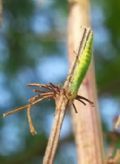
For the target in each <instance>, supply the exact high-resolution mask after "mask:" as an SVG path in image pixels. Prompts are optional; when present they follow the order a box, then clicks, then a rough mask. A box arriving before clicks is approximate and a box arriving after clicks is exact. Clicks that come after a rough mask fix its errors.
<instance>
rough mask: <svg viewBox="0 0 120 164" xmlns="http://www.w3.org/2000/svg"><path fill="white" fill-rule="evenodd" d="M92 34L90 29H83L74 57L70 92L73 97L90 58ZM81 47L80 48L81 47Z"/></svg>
mask: <svg viewBox="0 0 120 164" xmlns="http://www.w3.org/2000/svg"><path fill="white" fill-rule="evenodd" d="M92 45H93V32H92V31H91V30H90V29H86V28H85V29H84V34H83V38H82V41H81V45H80V48H79V51H78V56H77V57H76V62H75V69H74V72H73V73H72V74H73V75H72V79H71V80H70V81H71V85H70V92H71V94H72V95H73V97H75V96H76V95H77V92H78V89H79V87H80V84H81V83H82V81H83V79H84V77H85V74H86V72H87V70H88V67H89V64H90V61H91V58H92ZM81 46H82V47H81Z"/></svg>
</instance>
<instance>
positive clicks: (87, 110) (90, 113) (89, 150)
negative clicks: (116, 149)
mask: <svg viewBox="0 0 120 164" xmlns="http://www.w3.org/2000/svg"><path fill="white" fill-rule="evenodd" d="M69 6H70V10H69V19H68V53H69V59H70V65H71V63H72V61H73V60H74V57H73V52H74V51H76V50H77V49H78V47H79V40H80V37H81V33H80V26H81V25H82V26H84V25H85V26H89V24H90V23H89V22H90V21H89V1H88V0H70V1H69ZM79 95H82V96H84V97H86V98H88V99H90V100H92V101H93V102H94V104H95V107H94V108H93V107H91V106H90V105H87V106H84V105H82V104H80V103H78V102H76V103H75V106H76V107H77V111H78V114H75V113H74V111H73V112H72V118H73V128H74V134H75V141H76V145H77V155H78V164H90V163H92V164H103V163H104V155H103V141H102V132H101V123H100V118H99V112H98V104H97V96H96V86H95V73H94V64H93V61H92V63H91V66H90V68H89V71H88V73H87V75H86V78H85V80H84V81H83V83H82V85H81V86H80V90H79Z"/></svg>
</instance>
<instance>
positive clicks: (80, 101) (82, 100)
mask: <svg viewBox="0 0 120 164" xmlns="http://www.w3.org/2000/svg"><path fill="white" fill-rule="evenodd" d="M75 100H78V101H80V102H81V103H82V104H83V105H86V103H85V102H84V101H83V100H81V99H75Z"/></svg>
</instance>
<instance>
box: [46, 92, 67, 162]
mask: <svg viewBox="0 0 120 164" xmlns="http://www.w3.org/2000/svg"><path fill="white" fill-rule="evenodd" d="M67 104H68V100H67V99H66V97H65V96H64V94H63V93H61V95H60V96H59V97H57V98H56V111H55V117H54V122H53V127H52V130H51V134H50V137H49V141H48V145H47V148H46V152H45V156H44V159H43V164H53V160H54V156H55V152H56V148H57V145H58V141H59V136H60V130H61V126H62V122H63V119H64V115H65V112H66V106H67Z"/></svg>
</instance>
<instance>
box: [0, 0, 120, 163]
mask: <svg viewBox="0 0 120 164" xmlns="http://www.w3.org/2000/svg"><path fill="white" fill-rule="evenodd" d="M90 3H91V13H90V14H91V22H92V27H93V30H94V35H95V36H94V37H95V38H94V56H95V64H96V79H97V90H98V98H99V99H98V100H99V107H100V113H101V117H102V123H103V132H104V141H105V142H104V143H105V144H104V145H105V150H107V149H109V146H110V145H111V144H114V146H115V147H117V148H119V147H120V143H119V129H118V131H113V122H114V120H115V118H116V117H117V115H118V114H119V113H120V110H119V108H120V102H119V99H120V52H119V51H120V18H119V15H120V1H119V0H118V1H114V0H109V1H108V0H106V1H104V0H101V1H97V0H92V1H91V2H90ZM67 17H68V2H67V1H65V0H4V1H3V22H2V23H1V27H0V113H1V114H2V113H3V112H5V111H8V110H10V109H12V108H14V107H17V106H20V105H24V104H26V102H27V100H28V99H29V98H30V97H31V96H33V93H32V91H31V90H30V89H29V88H27V87H26V84H28V83H30V82H40V83H48V82H53V83H57V84H62V83H63V81H64V80H65V78H66V75H67V71H68V61H67ZM31 113H32V118H33V122H34V125H35V127H36V129H37V131H38V134H37V135H36V136H34V137H33V136H31V134H30V132H29V127H28V122H27V118H26V112H25V111H22V112H19V113H17V114H15V115H12V116H9V117H7V118H5V119H0V164H21V163H23V164H38V163H40V161H41V163H42V159H43V155H44V151H45V147H46V144H47V139H48V136H49V133H50V128H51V125H52V120H53V117H54V102H53V101H44V102H42V103H40V104H39V105H36V106H35V107H33V108H32V111H31ZM71 127H72V125H71V120H70V117H69V114H67V116H66V118H65V121H64V125H63V128H62V132H61V141H60V144H59V149H58V151H57V155H56V160H55V163H56V164H67V163H70V164H75V163H76V149H75V144H74V138H73V132H72V129H71Z"/></svg>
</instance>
